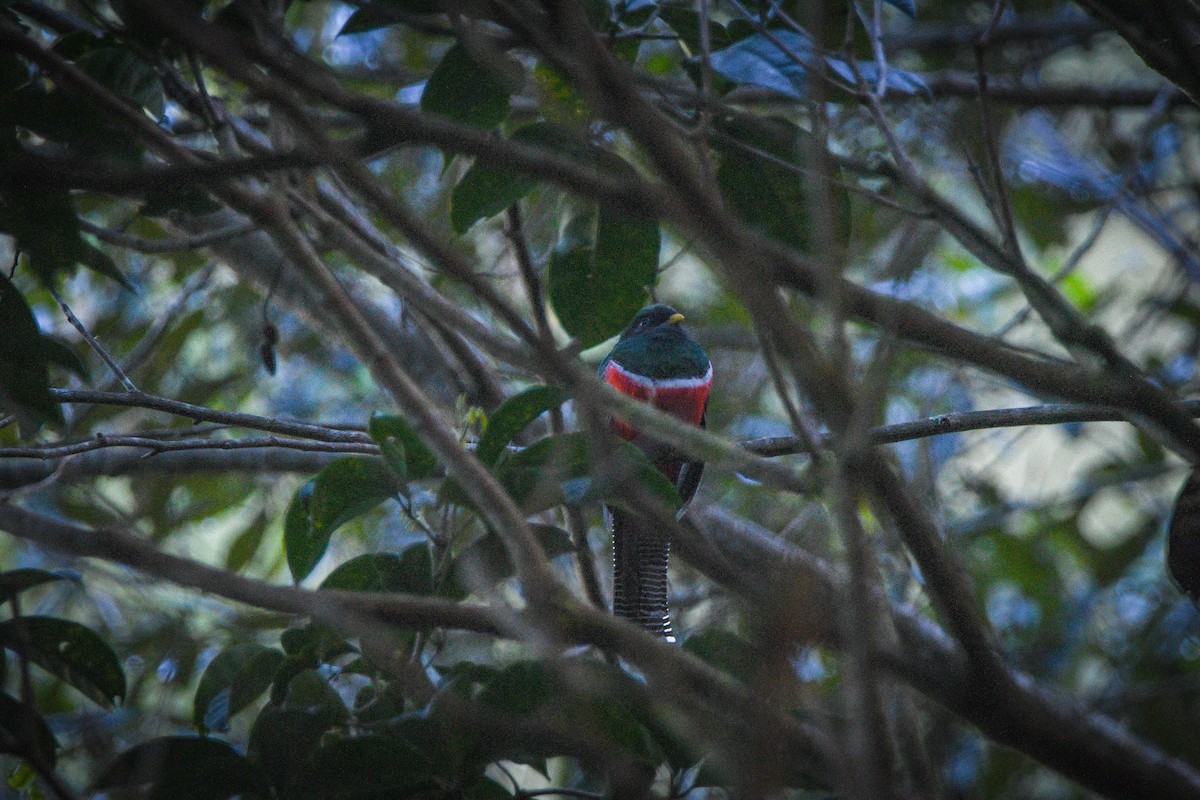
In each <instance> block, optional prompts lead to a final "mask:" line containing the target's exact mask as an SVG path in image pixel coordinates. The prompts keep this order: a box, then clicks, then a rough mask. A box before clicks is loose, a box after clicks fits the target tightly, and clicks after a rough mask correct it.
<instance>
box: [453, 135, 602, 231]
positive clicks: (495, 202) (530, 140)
mask: <svg viewBox="0 0 1200 800" xmlns="http://www.w3.org/2000/svg"><path fill="white" fill-rule="evenodd" d="M511 141H513V142H519V143H521V144H526V145H529V146H531V147H541V148H544V149H546V150H550V151H553V152H555V153H557V154H559V155H563V156H569V157H572V158H575V159H577V160H580V161H584V162H588V163H590V161H591V154H590V151H589V150H588V148H587V145H586V144H585V143H583V142H581V141H580V139H579V137H578V136H577V135H576V134H575V133H574V132H573V131H572V130H571V129H570V128H566V127H564V126H561V125H555V124H553V123H550V122H534V123H532V124H530V125H526V126H525V127H523V128H521V129H519V130H518V131H516V132H515V133H514V134H513V135H512V137H511ZM536 185H537V181H535V180H534V179H532V178H530V177H528V176H526V175H522V174H521V173H519V172H514V171H512V170H509V169H505V168H503V167H497V166H493V165H491V164H484V163H481V162H479V161H476V162H475V163H474V164H473V165H472V166H471V168H470V169H469V170H467V172H466V174H465V175H463V176H462V179H461V180H459V182H458V184H457V185H456V186H455V187H454V191H453V192H451V193H450V227H451V228H452V229H453V230H454V232H455V233H465V232H466V231H467V230H468V229H469V228H470V227H471V226H472V225H474V224H475V223H476V222H478V221H479V220H481V219H488V218H489V217H494V216H496V215H497V214H499V213H501V212H503V211H504V210H505V209H507V208H508V207H509V206H511V205H512V204H513V203H516V202H517V201H518V200H520V199H521V198H522V197H524V196H525V195H527V194H529V192H531V191H532V190H533V187H535V186H536Z"/></svg>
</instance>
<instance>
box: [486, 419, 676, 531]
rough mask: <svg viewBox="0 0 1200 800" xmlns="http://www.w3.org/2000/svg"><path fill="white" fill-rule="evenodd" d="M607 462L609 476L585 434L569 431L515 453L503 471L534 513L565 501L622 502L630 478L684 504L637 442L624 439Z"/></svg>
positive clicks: (500, 474)
mask: <svg viewBox="0 0 1200 800" xmlns="http://www.w3.org/2000/svg"><path fill="white" fill-rule="evenodd" d="M605 466H606V469H605V471H604V473H603V474H598V473H596V472H595V470H594V468H593V464H592V456H591V451H590V449H589V445H588V442H587V438H586V436H585V435H584V434H583V433H564V434H561V435H558V436H547V437H546V438H544V439H540V440H539V441H537V442H536V443H534V444H533V445H531V446H529V447H527V448H525V449H524V450H522V451H521V452H519V453H517V454H515V455H514V456H512V457H511V458H509V459H508V460H506V461H505V462H503V463H502V464H501V465H500V467H499V468H498V470H497V475H498V477H499V478H500V482H501V483H502V484H504V488H505V489H507V490H508V493H509V494H510V495H512V498H513V500H515V501H516V502H517V503H518V504H519V505H520V506H521V507H522V508H523V509H525V510H526V511H528V512H529V513H531V514H532V513H536V512H538V511H544V510H545V509H547V508H552V507H553V506H556V505H559V504H561V503H570V504H582V503H587V502H592V501H596V500H606V501H613V502H622V497H623V495H624V494H625V491H624V490H623V489H622V486H623V485H624V484H625V482H626V481H632V482H634V483H636V484H637V485H638V487H639V488H640V489H641V490H642V491H644V492H648V493H649V494H651V495H652V496H654V497H657V498H658V499H659V500H660V501H661V502H662V503H664V504H665V505H667V506H668V507H670V508H679V506H680V504H681V501H680V499H679V492H678V491H677V490H676V489H675V486H674V484H672V483H671V482H670V481H669V480H668V479H667V478H666V476H664V475H663V474H662V473H661V472H659V471H658V469H656V468H655V466H654V465H653V464H652V463H651V462H650V460H649V459H648V458H647V457H646V454H645V453H643V452H642V451H641V450H639V449H638V448H637V447H635V446H633V445H632V444H629V443H628V442H622V443H620V444H619V445H618V446H617V447H616V449H615V450H614V452H613V453H612V454H611V458H610V459H609V462H608V463H607V464H606V465H605Z"/></svg>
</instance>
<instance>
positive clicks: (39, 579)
mask: <svg viewBox="0 0 1200 800" xmlns="http://www.w3.org/2000/svg"><path fill="white" fill-rule="evenodd" d="M55 581H73V582H75V583H80V578H79V573H78V572H72V571H70V570H62V569H60V570H55V571H54V572H49V571H47V570H44V569H34V568H32V567H24V568H22V569H10V570H8V571H7V572H0V603H7V602H8V601H9V599H10V598H11V597H12V596H13V595H14V594H20V593H21V592H24V591H26V590H29V589H32V588H34V587H35V586H43V585H45V584H47V583H53V582H55Z"/></svg>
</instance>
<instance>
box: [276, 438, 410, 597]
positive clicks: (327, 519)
mask: <svg viewBox="0 0 1200 800" xmlns="http://www.w3.org/2000/svg"><path fill="white" fill-rule="evenodd" d="M399 489H400V487H399V485H398V483H397V481H396V476H395V475H394V474H393V473H392V471H391V469H389V468H388V466H387V465H385V464H384V463H382V462H381V461H379V460H378V459H374V458H366V457H363V456H350V457H348V458H343V459H340V460H338V461H335V462H333V463H332V464H330V465H329V466H328V467H326V468H325V469H323V470H321V472H320V474H318V475H317V477H316V478H313V479H312V480H311V481H309V482H308V483H306V484H304V485H303V486H301V487H300V489H299V490H298V491H297V492H296V496H295V498H294V499H293V500H292V504H291V506H290V507H289V508H288V513H287V517H286V518H285V519H284V526H283V544H284V550H285V551H286V553H287V561H288V568H289V569H290V570H291V572H292V578H293V579H294V580H295V581H296V582H299V581H301V580H303V579H304V578H305V577H307V575H308V574H309V573H310V572H312V571H313V568H314V567H316V565H317V562H318V561H320V560H321V556H323V555H324V554H325V549H326V548H327V547H328V546H329V538H330V537H331V536H332V535H333V532H334V531H336V530H337V529H338V528H339V527H341V526H342V525H344V524H345V523H347V522H349V521H350V520H352V519H354V518H355V517H358V516H360V515H362V514H364V513H366V512H367V511H370V510H371V509H372V508H374V507H375V506H377V505H379V504H380V503H382V502H383V501H384V500H387V499H388V498H389V497H393V496H395V494H396V493H397V492H398V491H399Z"/></svg>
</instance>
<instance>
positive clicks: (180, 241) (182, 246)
mask: <svg viewBox="0 0 1200 800" xmlns="http://www.w3.org/2000/svg"><path fill="white" fill-rule="evenodd" d="M79 228H80V230H82V231H84V232H86V233H90V234H91V235H93V236H95V237H96V238H97V239H99V240H100V241H102V242H105V243H106V244H112V245H116V246H117V247H127V248H129V249H130V250H137V251H138V252H139V253H181V252H186V251H189V250H197V249H199V248H201V247H207V246H209V245H212V244H217V243H219V242H225V241H228V240H230V239H236V238H237V237H239V236H245V235H246V234H248V233H251V232H253V230H254V224H253V223H251V222H248V221H247V222H239V223H237V224H234V225H230V226H228V227H226V228H218V229H216V230H214V231H207V232H205V233H197V234H194V235H192V236H175V237H171V238H169V239H147V238H145V237H143V236H131V235H129V234H127V233H121V232H120V231H114V230H111V229H109V228H105V227H103V226H100V225H97V224H96V223H94V222H91V221H90V220H87V219H85V218H83V217H80V218H79Z"/></svg>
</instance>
